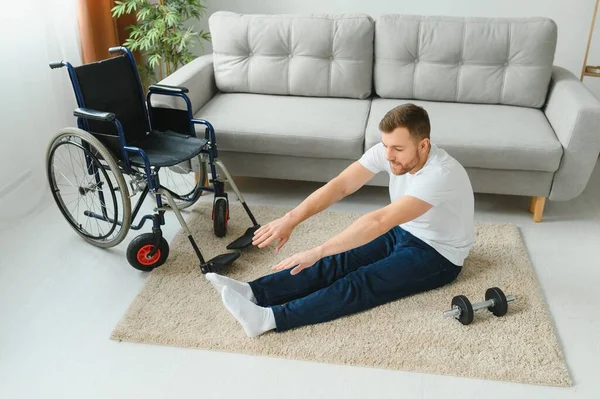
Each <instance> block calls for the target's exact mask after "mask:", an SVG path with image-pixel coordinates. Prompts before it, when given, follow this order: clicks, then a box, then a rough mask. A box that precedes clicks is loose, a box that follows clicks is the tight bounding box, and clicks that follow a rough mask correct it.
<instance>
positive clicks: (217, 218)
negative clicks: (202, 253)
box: [212, 197, 229, 237]
mask: <svg viewBox="0 0 600 399" xmlns="http://www.w3.org/2000/svg"><path fill="white" fill-rule="evenodd" d="M212 218H213V229H214V231H215V235H216V236H217V237H225V235H226V234H227V225H228V223H229V203H228V201H227V197H216V198H215V202H214V203H213V213H212Z"/></svg>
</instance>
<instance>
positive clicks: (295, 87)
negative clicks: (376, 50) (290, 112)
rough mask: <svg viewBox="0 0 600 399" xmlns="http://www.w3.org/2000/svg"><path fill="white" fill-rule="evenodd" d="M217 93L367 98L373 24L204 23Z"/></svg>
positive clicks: (291, 20)
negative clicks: (208, 33) (210, 39)
mask: <svg viewBox="0 0 600 399" xmlns="http://www.w3.org/2000/svg"><path fill="white" fill-rule="evenodd" d="M209 29H210V33H211V37H212V45H213V57H214V69H215V80H216V84H217V88H218V89H219V90H220V91H222V92H246V93H261V94H282V95H297V96H317V97H349V98H360V99H364V98H367V97H369V96H370V95H371V94H372V82H373V39H374V32H375V27H374V21H373V19H372V18H371V17H369V16H368V15H366V14H343V15H331V14H323V15H317V14H310V15H293V14H280V15H260V14H237V13H232V12H228V11H217V12H215V13H214V14H212V15H211V16H210V18H209Z"/></svg>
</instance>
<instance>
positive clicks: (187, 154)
mask: <svg viewBox="0 0 600 399" xmlns="http://www.w3.org/2000/svg"><path fill="white" fill-rule="evenodd" d="M206 143H208V140H206V139H199V138H196V137H192V136H188V135H184V134H180V133H176V132H173V131H171V130H167V131H165V132H156V131H154V132H151V133H150V134H148V135H147V136H145V137H144V138H143V139H138V140H135V141H132V142H131V145H132V146H134V147H139V148H141V149H142V150H144V152H145V153H146V155H147V156H148V159H149V161H150V165H151V166H159V167H164V166H174V165H177V164H179V163H181V162H183V161H186V160H188V159H190V158H193V157H195V156H196V155H198V154H200V152H201V151H202V148H203V147H204V146H205V145H206ZM129 160H130V161H131V163H132V164H133V165H136V166H142V167H143V166H144V160H143V159H142V157H141V156H140V155H139V154H137V153H135V154H130V155H129Z"/></svg>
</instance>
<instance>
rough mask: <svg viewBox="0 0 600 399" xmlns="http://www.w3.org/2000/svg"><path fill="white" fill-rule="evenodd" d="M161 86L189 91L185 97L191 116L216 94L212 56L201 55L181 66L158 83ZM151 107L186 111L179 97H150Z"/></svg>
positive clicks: (183, 102)
mask: <svg viewBox="0 0 600 399" xmlns="http://www.w3.org/2000/svg"><path fill="white" fill-rule="evenodd" d="M158 84H159V85H163V86H179V87H185V88H187V89H188V90H189V93H187V96H188V97H189V99H190V101H191V103H192V114H194V115H195V114H196V113H197V112H198V111H199V110H200V108H202V107H203V106H204V105H205V104H206V103H207V102H208V101H210V99H211V98H213V97H214V96H215V94H216V93H217V86H216V83H215V71H214V69H213V56H212V54H206V55H202V56H200V57H198V58H196V59H195V60H194V61H192V62H190V63H188V64H186V65H184V66H182V67H181V68H179V69H178V70H176V71H175V72H173V73H172V74H171V75H169V76H167V77H166V78H165V79H163V80H161V81H160V82H158ZM152 106H154V107H158V108H173V109H187V106H186V104H185V101H184V100H183V99H182V98H180V97H171V96H160V95H156V96H153V97H152Z"/></svg>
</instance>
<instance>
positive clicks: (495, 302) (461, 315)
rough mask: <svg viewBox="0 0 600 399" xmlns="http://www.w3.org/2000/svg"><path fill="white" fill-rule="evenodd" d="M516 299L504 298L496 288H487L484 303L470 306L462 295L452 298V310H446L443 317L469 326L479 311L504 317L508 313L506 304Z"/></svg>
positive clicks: (511, 296) (512, 297) (511, 297)
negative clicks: (484, 310) (449, 317)
mask: <svg viewBox="0 0 600 399" xmlns="http://www.w3.org/2000/svg"><path fill="white" fill-rule="evenodd" d="M515 299H517V298H516V297H515V296H514V295H509V296H506V295H504V292H502V290H501V289H500V288H498V287H492V288H489V289H488V290H487V291H486V292H485V301H484V302H478V303H474V304H472V305H471V301H469V299H468V298H467V297H466V296H464V295H457V296H455V297H454V298H452V302H451V305H450V306H451V307H452V309H450V310H446V311H445V312H444V316H453V317H454V318H456V319H457V320H458V321H460V322H461V323H462V324H464V325H467V324H471V322H472V321H473V314H474V313H475V311H477V310H479V309H484V308H486V309H487V310H489V311H490V312H492V313H493V314H494V315H495V316H498V317H500V316H504V315H505V314H506V312H507V311H508V303H509V302H511V301H514V300H515Z"/></svg>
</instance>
